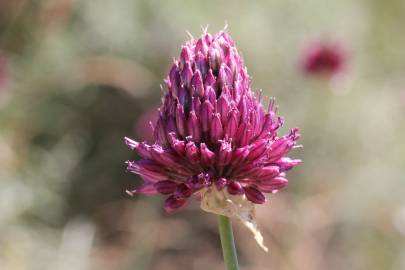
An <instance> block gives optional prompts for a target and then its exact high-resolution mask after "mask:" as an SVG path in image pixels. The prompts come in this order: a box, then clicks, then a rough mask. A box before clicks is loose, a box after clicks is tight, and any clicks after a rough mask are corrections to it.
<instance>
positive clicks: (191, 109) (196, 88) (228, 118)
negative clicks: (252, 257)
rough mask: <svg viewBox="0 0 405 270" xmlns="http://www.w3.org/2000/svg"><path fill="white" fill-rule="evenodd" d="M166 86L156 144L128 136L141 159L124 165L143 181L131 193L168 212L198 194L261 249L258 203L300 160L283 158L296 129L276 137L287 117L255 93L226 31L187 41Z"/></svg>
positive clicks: (283, 181) (283, 182) (210, 209)
mask: <svg viewBox="0 0 405 270" xmlns="http://www.w3.org/2000/svg"><path fill="white" fill-rule="evenodd" d="M165 84H166V93H165V95H164V97H163V101H162V102H163V104H162V106H161V108H160V110H159V119H158V120H157V122H156V123H155V125H154V138H155V143H154V144H152V145H149V144H146V143H143V142H136V141H133V140H131V139H129V138H125V142H126V144H127V145H128V146H129V148H130V149H132V150H135V151H136V152H137V153H138V154H139V155H140V156H141V158H142V159H141V160H140V161H128V162H127V164H128V167H127V168H128V171H130V172H133V173H136V174H138V175H140V176H141V177H142V178H143V180H144V184H143V185H142V186H141V187H140V188H137V189H134V190H132V191H130V193H131V194H134V193H144V194H147V195H154V194H159V193H160V194H162V195H165V196H168V197H167V199H166V203H165V206H164V207H165V209H166V211H167V212H169V213H172V212H175V211H176V210H177V209H179V208H181V207H183V206H184V205H186V203H187V201H188V199H189V198H190V197H192V195H193V194H196V193H200V194H201V195H202V198H203V199H202V204H201V208H202V209H203V210H205V211H208V212H213V213H216V214H220V215H225V216H228V217H231V216H236V217H238V218H239V219H241V220H242V221H243V222H244V223H245V225H247V226H248V227H249V228H250V229H251V230H252V231H254V232H255V236H256V239H258V240H259V241H258V242H259V243H260V245H261V246H263V243H262V240H260V239H262V238H261V235H260V233H259V232H258V230H257V226H256V223H255V221H254V204H263V203H264V202H265V201H266V197H265V193H275V192H276V191H278V190H279V189H282V188H283V187H284V186H286V184H287V179H286V176H285V172H286V171H288V170H290V169H291V168H293V167H294V166H296V165H298V164H299V163H300V162H301V161H300V160H297V159H290V158H288V157H286V155H287V154H288V153H289V152H290V150H291V149H293V148H294V147H295V143H296V141H297V140H298V139H299V136H300V135H299V132H298V129H297V128H294V129H292V130H291V131H290V132H289V133H288V134H286V135H284V136H279V135H278V134H277V130H278V128H279V127H280V126H281V125H282V124H283V120H282V118H280V117H278V116H277V115H276V106H275V102H274V99H271V100H270V103H269V105H268V107H267V108H264V107H263V106H262V104H261V92H258V93H257V94H255V93H253V92H252V91H251V88H250V79H249V76H248V74H247V71H246V67H245V66H244V63H243V59H242V57H241V56H240V55H239V54H238V51H237V49H236V47H235V43H234V41H233V40H232V39H231V38H230V36H229V35H228V34H227V33H226V32H224V31H221V32H219V33H217V34H215V35H214V36H212V35H210V34H207V33H206V34H203V35H202V36H201V37H200V38H199V39H192V40H190V41H188V42H187V43H186V44H185V45H184V46H183V47H182V49H181V52H180V57H179V58H178V59H177V60H176V61H175V62H174V63H173V65H172V67H171V69H170V71H169V74H168V76H167V78H166V79H165Z"/></svg>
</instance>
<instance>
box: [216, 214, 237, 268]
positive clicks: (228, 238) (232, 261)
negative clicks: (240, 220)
mask: <svg viewBox="0 0 405 270" xmlns="http://www.w3.org/2000/svg"><path fill="white" fill-rule="evenodd" d="M218 227H219V235H220V237H221V244H222V254H223V255H224V261H225V265H226V268H227V270H239V265H238V258H237V255H236V248H235V242H234V240H233V232H232V225H231V221H230V219H229V218H228V217H225V216H221V215H218Z"/></svg>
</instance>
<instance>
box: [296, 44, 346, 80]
mask: <svg viewBox="0 0 405 270" xmlns="http://www.w3.org/2000/svg"><path fill="white" fill-rule="evenodd" d="M346 60H347V56H346V53H345V51H344V50H343V48H342V47H341V46H340V45H339V44H337V43H331V42H325V41H317V42H314V43H313V44H311V45H310V47H309V48H308V49H307V50H306V51H305V52H304V57H303V70H304V71H305V72H306V73H307V74H319V75H321V74H323V75H327V76H332V75H335V74H338V73H339V72H341V71H342V70H343V69H344V66H345V64H346Z"/></svg>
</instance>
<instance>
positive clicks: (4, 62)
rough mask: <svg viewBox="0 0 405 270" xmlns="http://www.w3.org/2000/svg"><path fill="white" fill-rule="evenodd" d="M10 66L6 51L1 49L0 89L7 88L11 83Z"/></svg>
mask: <svg viewBox="0 0 405 270" xmlns="http://www.w3.org/2000/svg"><path fill="white" fill-rule="evenodd" d="M8 69H9V66H8V59H7V56H6V54H5V53H3V52H2V51H1V50H0V91H1V90H3V89H5V88H6V87H7V85H8V83H9V79H10V78H9V76H10V74H9V70H8Z"/></svg>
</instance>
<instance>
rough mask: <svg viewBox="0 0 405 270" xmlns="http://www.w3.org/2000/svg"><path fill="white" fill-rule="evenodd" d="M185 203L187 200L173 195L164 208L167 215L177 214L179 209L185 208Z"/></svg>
mask: <svg viewBox="0 0 405 270" xmlns="http://www.w3.org/2000/svg"><path fill="white" fill-rule="evenodd" d="M185 203H186V199H184V198H178V197H176V196H174V195H172V196H170V197H169V198H167V199H166V201H165V206H164V207H165V210H166V212H167V213H169V214H172V213H174V212H176V211H177V210H178V209H179V208H181V207H182V206H184V205H185Z"/></svg>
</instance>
